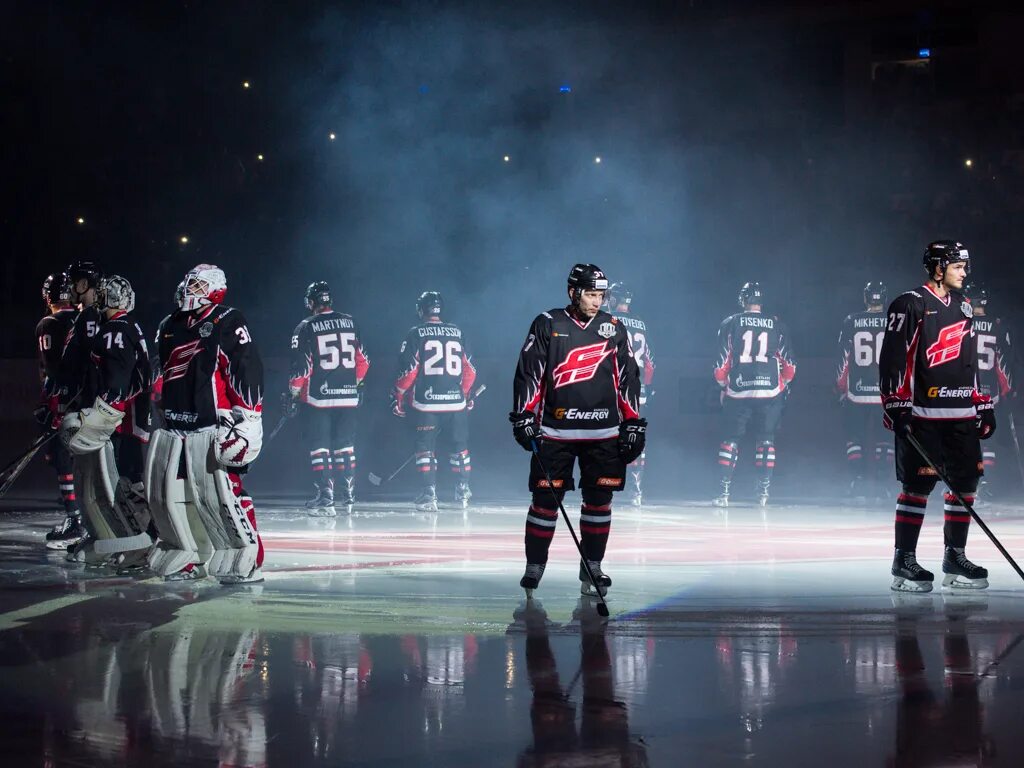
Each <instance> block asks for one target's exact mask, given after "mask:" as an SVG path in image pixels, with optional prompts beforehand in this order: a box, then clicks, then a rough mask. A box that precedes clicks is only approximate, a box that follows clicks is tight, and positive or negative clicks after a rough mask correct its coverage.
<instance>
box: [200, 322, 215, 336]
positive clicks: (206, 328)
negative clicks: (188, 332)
mask: <svg viewBox="0 0 1024 768" xmlns="http://www.w3.org/2000/svg"><path fill="white" fill-rule="evenodd" d="M212 333H213V323H210V322H206V323H203V324H202V325H200V326H199V335H200V336H202V337H203V338H204V339H208V338H210V334H212Z"/></svg>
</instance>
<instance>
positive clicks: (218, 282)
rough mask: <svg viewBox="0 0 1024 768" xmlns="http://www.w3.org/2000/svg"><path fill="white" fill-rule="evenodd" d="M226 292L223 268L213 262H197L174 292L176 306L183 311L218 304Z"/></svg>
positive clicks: (226, 286)
mask: <svg viewBox="0 0 1024 768" xmlns="http://www.w3.org/2000/svg"><path fill="white" fill-rule="evenodd" d="M227 292H228V279H227V277H225V275H224V270H223V269H221V268H220V267H218V266H216V265H215V264H197V265H196V266H195V267H193V268H192V269H191V270H189V272H188V273H187V274H186V275H185V279H184V280H182V281H181V286H179V290H178V291H176V292H175V295H176V297H177V299H178V308H179V309H180V310H182V311H183V312H192V311H193V310H196V309H200V308H201V307H207V306H210V305H212V304H220V303H221V302H222V301H224V296H225V295H226V294H227Z"/></svg>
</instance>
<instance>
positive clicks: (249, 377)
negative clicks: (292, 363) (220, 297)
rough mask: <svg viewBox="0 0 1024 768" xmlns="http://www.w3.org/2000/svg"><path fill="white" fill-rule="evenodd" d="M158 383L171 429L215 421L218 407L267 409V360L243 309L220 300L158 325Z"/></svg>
mask: <svg viewBox="0 0 1024 768" xmlns="http://www.w3.org/2000/svg"><path fill="white" fill-rule="evenodd" d="M156 343H157V360H158V364H159V368H158V377H157V383H156V386H155V389H156V390H157V391H158V392H159V401H160V411H161V414H162V416H163V419H164V423H165V424H166V426H167V429H176V430H181V431H185V432H191V431H195V430H198V429H202V428H204V427H211V426H214V425H216V424H217V411H218V410H230V409H231V408H232V407H233V406H235V405H237V406H239V407H241V408H243V409H245V410H250V411H257V412H262V410H263V362H262V361H261V359H260V353H259V350H257V348H256V343H255V342H254V341H253V340H252V336H251V335H250V334H249V327H248V325H246V322H245V318H244V317H243V316H242V313H241V312H239V311H238V310H237V309H233V308H232V307H226V306H224V305H221V304H218V305H213V306H210V307H205V308H203V309H202V310H200V311H197V312H174V313H173V314H170V315H168V316H167V317H165V318H164V319H163V322H161V323H160V329H159V330H158V331H157V336H156Z"/></svg>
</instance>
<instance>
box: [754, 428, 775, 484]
mask: <svg viewBox="0 0 1024 768" xmlns="http://www.w3.org/2000/svg"><path fill="white" fill-rule="evenodd" d="M754 466H755V467H756V468H757V469H758V474H760V476H761V483H762V485H763V486H764V487H765V488H767V487H768V486H769V485H770V484H771V481H772V471H773V470H774V469H775V443H773V442H772V441H771V440H761V441H760V442H759V443H758V444H757V447H756V448H755V449H754Z"/></svg>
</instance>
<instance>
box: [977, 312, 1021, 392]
mask: <svg viewBox="0 0 1024 768" xmlns="http://www.w3.org/2000/svg"><path fill="white" fill-rule="evenodd" d="M973 319H974V322H973V323H972V326H971V327H972V328H973V329H974V339H975V352H976V354H977V355H978V393H979V394H981V395H982V396H986V395H987V396H988V397H991V398H992V402H993V403H998V402H999V399H1000V398H1001V397H1006V395H1008V394H1010V392H1012V391H1013V383H1014V382H1013V375H1012V373H1011V370H1012V368H1013V366H1012V364H1011V362H1010V361H1011V360H1012V357H1011V354H1012V352H1013V347H1012V345H1011V343H1010V331H1009V329H1007V327H1006V325H1005V324H1003V322H1002V321H1001V320H1000V319H999V318H998V317H990V316H988V315H985V316H981V315H975V316H974V318H973Z"/></svg>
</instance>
